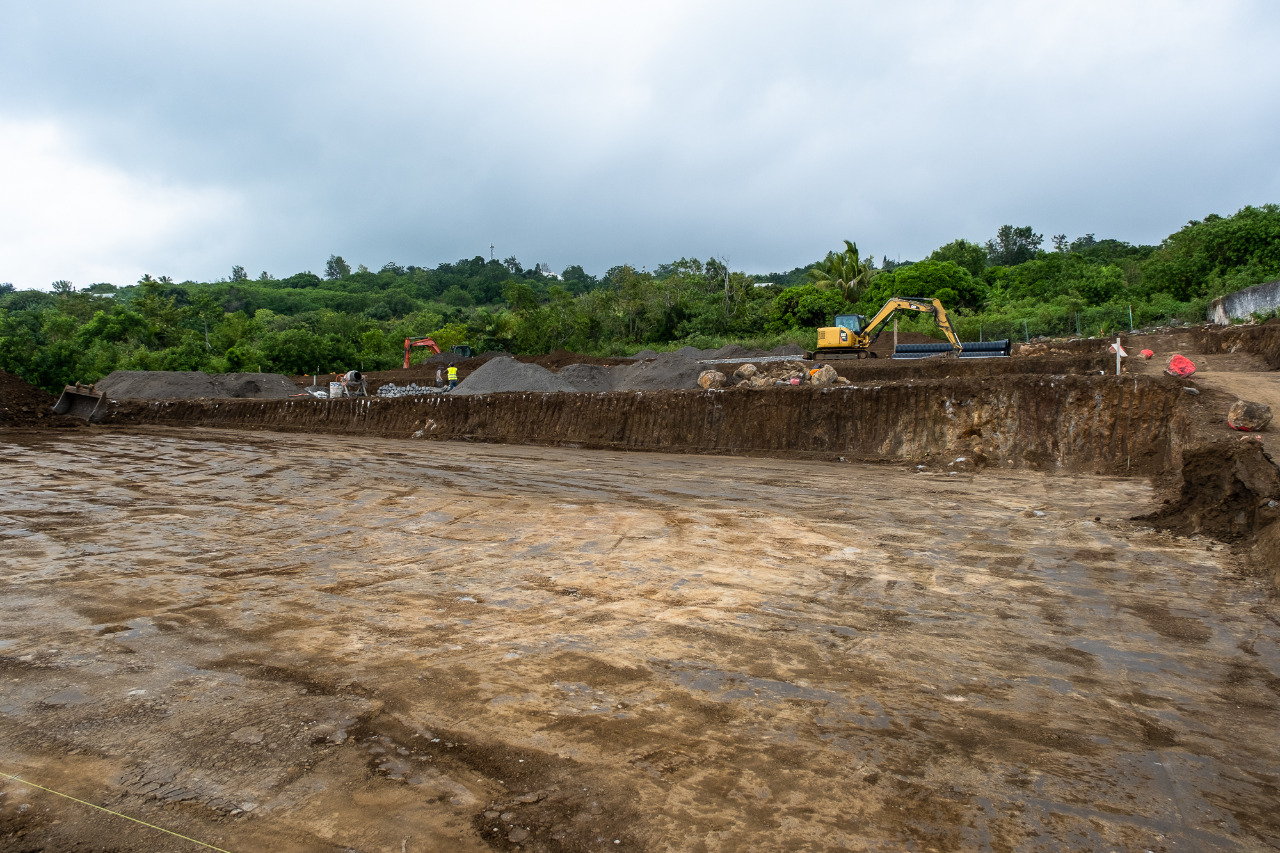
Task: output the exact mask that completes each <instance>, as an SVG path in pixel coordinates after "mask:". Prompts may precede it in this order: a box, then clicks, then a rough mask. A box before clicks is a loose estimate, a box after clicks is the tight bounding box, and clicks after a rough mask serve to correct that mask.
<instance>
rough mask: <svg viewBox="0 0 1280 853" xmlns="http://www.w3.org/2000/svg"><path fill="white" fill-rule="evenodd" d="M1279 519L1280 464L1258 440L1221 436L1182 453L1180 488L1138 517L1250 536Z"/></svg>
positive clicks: (1222, 535)
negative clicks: (1151, 511)
mask: <svg viewBox="0 0 1280 853" xmlns="http://www.w3.org/2000/svg"><path fill="white" fill-rule="evenodd" d="M1277 519H1280V469H1277V468H1276V465H1275V463H1274V462H1273V461H1272V459H1271V457H1270V456H1268V455H1267V453H1266V451H1265V450H1263V447H1262V443H1261V442H1259V441H1257V440H1256V439H1253V438H1250V437H1245V438H1237V439H1222V440H1219V441H1215V442H1213V443H1211V444H1205V445H1200V446H1198V447H1194V448H1189V449H1187V450H1185V451H1183V454H1182V490H1181V492H1180V493H1179V496H1178V498H1177V499H1176V500H1170V501H1169V502H1168V503H1167V504H1166V506H1165V507H1164V508H1163V509H1161V510H1159V511H1157V512H1156V513H1154V514H1152V515H1149V516H1143V517H1142V519H1141V520H1143V521H1150V522H1152V523H1153V524H1155V525H1157V526H1159V527H1164V528H1169V529H1173V530H1177V531H1179V532H1182V533H1186V534H1192V533H1204V534H1206V535H1209V536H1213V537H1214V538H1216V539H1222V540H1224V541H1233V540H1251V539H1252V538H1253V537H1254V536H1255V535H1256V534H1257V532H1258V531H1259V530H1261V529H1262V528H1263V527H1265V526H1266V525H1268V524H1270V523H1272V522H1273V521H1276V520H1277Z"/></svg>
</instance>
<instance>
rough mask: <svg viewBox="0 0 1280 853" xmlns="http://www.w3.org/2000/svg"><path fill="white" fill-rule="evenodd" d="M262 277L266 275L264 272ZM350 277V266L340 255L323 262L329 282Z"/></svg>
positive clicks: (325, 275) (332, 256)
mask: <svg viewBox="0 0 1280 853" xmlns="http://www.w3.org/2000/svg"><path fill="white" fill-rule="evenodd" d="M263 275H266V273H265V272H264V273H263ZM349 275H351V265H350V264H348V263H347V262H346V261H344V260H343V259H342V256H341V255H330V256H329V260H327V261H325V265H324V277H325V278H327V279H329V280H330V281H332V280H334V279H339V278H346V277H347V276H349Z"/></svg>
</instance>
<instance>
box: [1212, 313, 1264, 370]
mask: <svg viewBox="0 0 1280 853" xmlns="http://www.w3.org/2000/svg"><path fill="white" fill-rule="evenodd" d="M1194 338H1195V342H1196V344H1197V345H1198V346H1199V347H1200V351H1201V352H1203V353H1216V352H1247V353H1253V354H1254V355H1258V356H1261V357H1262V359H1263V361H1265V362H1266V363H1267V366H1268V367H1270V368H1271V369H1272V370H1280V323H1277V322H1276V321H1274V320H1272V321H1271V322H1269V323H1266V324H1264V325H1261V326H1232V327H1231V328H1228V329H1197V330H1196V331H1195V333H1194Z"/></svg>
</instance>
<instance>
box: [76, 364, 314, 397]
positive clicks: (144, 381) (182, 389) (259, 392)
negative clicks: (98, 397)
mask: <svg viewBox="0 0 1280 853" xmlns="http://www.w3.org/2000/svg"><path fill="white" fill-rule="evenodd" d="M95 387H96V388H97V389H98V390H99V391H101V392H103V393H104V394H106V395H107V396H108V397H111V398H114V399H118V400H199V399H210V398H221V397H231V398H241V399H251V400H276V399H281V398H283V397H288V396H290V395H291V394H296V393H298V387H297V386H296V385H295V384H294V383H293V381H292V380H290V379H289V378H288V377H286V376H281V375H280V374H279V373H221V374H212V375H211V374H208V373H202V372H200V371H198V370H116V371H113V372H112V373H110V374H108V375H107V376H104V377H103V378H102V379H100V380H98V382H97V383H96V385H95Z"/></svg>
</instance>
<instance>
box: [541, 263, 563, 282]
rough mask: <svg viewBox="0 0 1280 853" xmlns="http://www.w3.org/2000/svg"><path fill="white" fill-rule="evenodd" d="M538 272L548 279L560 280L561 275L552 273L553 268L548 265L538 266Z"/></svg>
mask: <svg viewBox="0 0 1280 853" xmlns="http://www.w3.org/2000/svg"><path fill="white" fill-rule="evenodd" d="M537 270H538V275H541V276H545V277H547V278H554V279H556V280H559V278H560V274H559V273H554V272H552V271H551V267H550V266H548V265H547V264H544V263H539V264H538V265H537Z"/></svg>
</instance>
